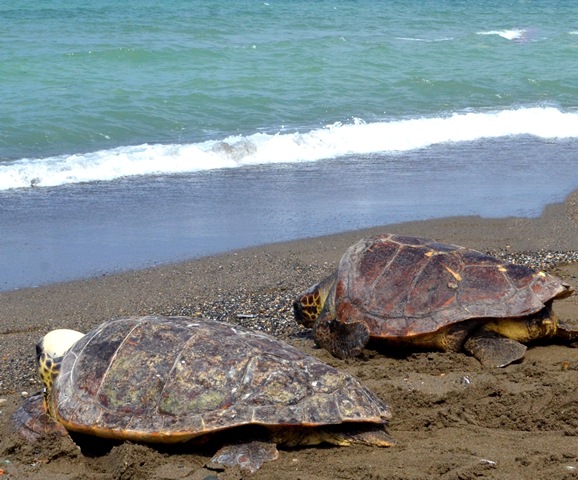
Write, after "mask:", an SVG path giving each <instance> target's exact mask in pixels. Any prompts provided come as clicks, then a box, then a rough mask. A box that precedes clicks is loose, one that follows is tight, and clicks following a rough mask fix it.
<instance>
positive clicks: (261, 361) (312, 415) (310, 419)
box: [14, 316, 395, 471]
mask: <svg viewBox="0 0 578 480" xmlns="http://www.w3.org/2000/svg"><path fill="white" fill-rule="evenodd" d="M37 360H38V371H39V374H40V376H41V378H42V380H43V382H44V385H45V389H44V393H43V394H42V393H40V394H37V395H35V396H33V397H31V398H29V399H28V400H27V401H26V402H25V404H24V405H23V406H21V407H20V409H19V410H17V412H16V413H15V414H14V420H15V422H16V425H17V426H18V429H19V431H20V432H21V433H22V434H23V435H24V436H25V437H26V438H27V439H28V440H31V441H35V440H37V439H38V438H40V436H41V435H42V434H45V433H47V432H48V433H54V432H56V433H61V434H64V435H66V434H67V431H70V432H81V433H84V434H90V435H96V436H98V437H104V438H111V439H118V440H124V439H126V440H132V441H137V442H152V443H173V442H184V441H188V440H191V439H197V437H204V438H207V437H209V435H208V434H213V433H215V432H219V431H222V430H225V429H234V427H238V428H237V432H239V430H241V431H243V430H242V426H246V425H251V427H245V428H248V429H249V430H250V432H249V433H246V432H245V433H243V434H244V435H253V438H256V439H255V441H253V442H247V441H246V440H245V438H244V437H243V441H244V443H238V444H230V445H226V442H225V446H224V447H223V448H221V449H220V450H219V451H218V452H217V453H216V454H215V456H214V457H213V458H212V465H221V466H223V465H224V466H233V465H238V466H240V467H241V468H244V469H248V470H250V471H255V470H257V469H258V468H259V467H260V466H261V464H262V463H263V462H265V461H269V460H274V459H275V458H277V456H278V452H277V449H276V444H282V445H285V446H289V447H293V446H298V445H316V444H319V443H323V442H327V443H330V444H334V445H340V446H345V445H350V444H354V443H355V444H365V445H372V446H390V445H393V444H394V443H395V442H394V440H393V439H392V438H391V437H390V436H389V435H388V434H387V432H386V430H385V426H386V423H387V420H388V419H389V418H390V416H391V414H390V410H389V407H388V406H387V405H386V404H385V403H384V402H383V401H382V400H380V399H379V398H378V397H377V396H376V395H374V394H373V393H372V392H371V391H369V390H368V389H367V388H366V387H365V386H363V385H362V384H361V383H360V382H359V381H358V380H356V379H355V378H354V377H352V376H351V375H349V374H347V373H344V372H342V371H339V370H337V369H335V368H333V367H330V366H328V365H326V364H324V363H323V362H321V361H320V360H317V359H315V358H313V357H311V356H309V355H306V354H304V353H302V352H301V351H299V350H297V349H296V348H293V347H291V346H289V345H287V344H286V343H284V342H281V341H280V340H277V339H275V338H273V337H271V336H269V335H267V334H264V333H260V332H254V331H251V330H248V329H245V328H242V327H239V326H233V325H229V324H225V323H221V322H217V321H211V320H202V319H196V318H195V319H192V318H189V317H158V316H147V317H129V318H122V319H117V320H111V321H108V322H105V323H103V324H102V325H100V326H99V327H97V328H95V329H94V330H92V331H91V332H89V333H87V334H86V335H82V334H81V333H78V332H75V331H72V330H55V331H52V332H50V333H48V334H47V335H46V336H45V337H44V338H43V339H42V340H41V341H40V342H39V344H38V346H37ZM255 430H256V431H255ZM226 433H227V434H229V435H228V437H229V441H230V438H234V436H235V435H234V433H232V431H228V432H226ZM223 436H225V435H223Z"/></svg>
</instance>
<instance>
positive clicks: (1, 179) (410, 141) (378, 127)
mask: <svg viewBox="0 0 578 480" xmlns="http://www.w3.org/2000/svg"><path fill="white" fill-rule="evenodd" d="M509 135H534V136H537V137H541V138H576V137H578V113H568V112H561V111H559V110H557V109H555V108H552V107H547V108H538V107H536V108H521V109H515V110H504V111H500V112H494V113H459V114H458V113H455V114H453V115H449V116H445V117H435V118H415V119H407V120H398V121H390V122H375V123H365V122H364V121H362V120H359V119H356V120H355V121H353V122H352V123H348V124H341V123H336V124H333V125H329V126H327V127H324V128H320V129H316V130H312V131H309V132H306V133H278V134H264V133H256V134H253V135H249V136H231V137H228V138H225V139H223V140H220V141H206V142H201V143H193V144H176V145H160V144H159V145H147V144H145V145H139V146H128V147H118V148H115V149H111V150H102V151H97V152H93V153H88V154H76V155H63V156H56V157H48V158H41V159H40V158H38V159H20V160H16V161H12V162H2V163H0V190H6V189H11V188H22V187H42V186H55V185H62V184H67V183H78V182H90V181H99V180H112V179H115V178H119V177H124V176H131V175H152V174H172V173H185V172H195V171H202V170H211V169H218V168H236V167H240V166H244V165H256V164H273V163H296V162H313V161H317V160H321V159H327V158H337V157H341V156H345V155H363V154H371V153H379V152H385V153H387V152H390V153H395V152H404V151H410V150H415V149H420V148H425V147H428V146H430V145H435V144H439V143H443V142H464V141H473V140H477V139H481V138H497V137H503V136H509Z"/></svg>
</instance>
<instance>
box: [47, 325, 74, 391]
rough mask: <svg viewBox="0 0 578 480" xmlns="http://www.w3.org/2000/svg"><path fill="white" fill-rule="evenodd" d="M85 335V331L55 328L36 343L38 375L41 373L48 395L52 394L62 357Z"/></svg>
mask: <svg viewBox="0 0 578 480" xmlns="http://www.w3.org/2000/svg"><path fill="white" fill-rule="evenodd" d="M83 336H84V334H83V333H80V332H77V331H75V330H68V329H59V330H53V331H51V332H49V333H47V334H46V335H45V336H44V337H42V338H41V339H40V341H39V342H38V343H37V344H36V365H37V367H38V375H40V379H41V380H42V383H43V384H44V387H45V388H46V394H47V395H49V394H50V389H51V388H52V383H53V382H54V379H55V378H56V376H57V375H58V372H59V371H60V364H61V362H62V357H64V354H65V353H66V352H67V351H68V350H69V349H70V347H72V345H74V344H75V343H76V342H77V341H78V340H80V338H82V337H83Z"/></svg>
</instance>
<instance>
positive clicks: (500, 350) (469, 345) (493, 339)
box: [464, 329, 526, 367]
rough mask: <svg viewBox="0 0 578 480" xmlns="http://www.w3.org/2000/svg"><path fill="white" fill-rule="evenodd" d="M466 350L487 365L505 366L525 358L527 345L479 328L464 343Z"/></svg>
mask: <svg viewBox="0 0 578 480" xmlns="http://www.w3.org/2000/svg"><path fill="white" fill-rule="evenodd" d="M464 350H465V351H466V352H468V353H469V354H471V355H473V356H474V357H475V358H477V359H478V360H479V361H480V363H481V364H482V365H484V366H485V367H505V366H507V365H509V364H510V363H513V362H516V361H518V360H521V359H522V358H524V355H525V353H526V346H525V345H523V344H521V343H520V342H518V341H516V340H512V339H511V338H506V337H504V336H502V335H500V334H498V333H495V332H492V331H488V330H484V329H482V330H479V331H477V332H475V333H473V334H472V335H471V336H470V337H468V339H467V340H466V342H465V343H464Z"/></svg>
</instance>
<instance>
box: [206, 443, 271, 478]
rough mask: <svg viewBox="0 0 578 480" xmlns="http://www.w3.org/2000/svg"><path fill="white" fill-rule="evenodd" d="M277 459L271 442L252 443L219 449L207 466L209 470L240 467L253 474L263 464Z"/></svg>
mask: <svg viewBox="0 0 578 480" xmlns="http://www.w3.org/2000/svg"><path fill="white" fill-rule="evenodd" d="M278 457H279V451H278V450H277V446H276V445H275V444H274V443H271V442H261V441H254V442H249V443H240V444H235V445H226V446H224V447H223V448H221V449H220V450H219V451H218V452H217V453H215V455H214V456H213V458H211V461H210V462H209V464H208V465H207V466H208V467H209V468H213V469H222V468H224V467H240V468H241V469H244V470H249V471H250V472H251V473H255V472H256V471H257V470H259V468H261V465H263V464H264V463H265V462H270V461H272V460H276V459H277V458H278Z"/></svg>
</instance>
